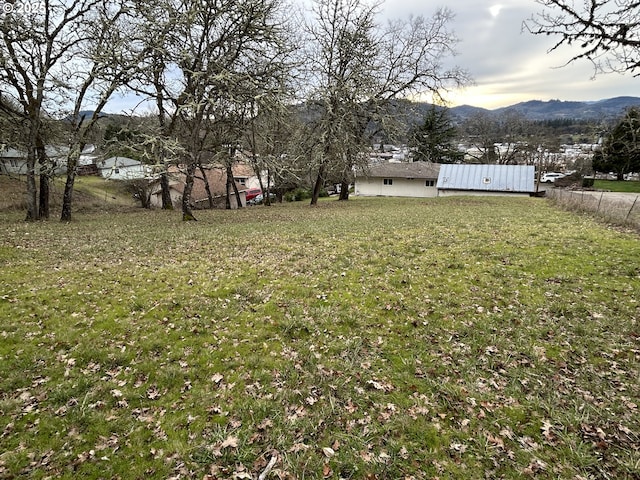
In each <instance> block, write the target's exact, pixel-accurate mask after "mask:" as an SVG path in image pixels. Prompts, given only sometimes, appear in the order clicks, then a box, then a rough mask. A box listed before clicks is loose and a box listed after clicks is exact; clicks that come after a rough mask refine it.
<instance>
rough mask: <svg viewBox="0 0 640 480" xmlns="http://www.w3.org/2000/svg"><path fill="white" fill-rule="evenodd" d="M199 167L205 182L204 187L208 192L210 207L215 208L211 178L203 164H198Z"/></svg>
mask: <svg viewBox="0 0 640 480" xmlns="http://www.w3.org/2000/svg"><path fill="white" fill-rule="evenodd" d="M198 168H199V169H200V173H202V181H203V182H204V189H205V190H206V192H207V198H208V199H209V208H210V209H212V210H213V208H214V204H213V195H212V194H211V186H210V185H209V178H208V177H207V174H206V172H205V171H204V167H203V166H202V164H201V163H200V164H198Z"/></svg>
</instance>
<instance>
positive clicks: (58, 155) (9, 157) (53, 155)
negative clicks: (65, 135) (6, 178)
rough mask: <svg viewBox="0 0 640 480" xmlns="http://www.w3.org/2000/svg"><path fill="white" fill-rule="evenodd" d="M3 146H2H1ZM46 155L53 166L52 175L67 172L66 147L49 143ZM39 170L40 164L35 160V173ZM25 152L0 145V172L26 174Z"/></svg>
mask: <svg viewBox="0 0 640 480" xmlns="http://www.w3.org/2000/svg"><path fill="white" fill-rule="evenodd" d="M2 147H4V148H2ZM45 152H46V154H47V157H48V158H49V160H50V161H51V165H52V166H53V174H54V175H64V174H65V173H66V172H67V153H68V152H69V148H68V147H63V146H59V145H49V146H47V147H45ZM39 172H40V164H39V163H38V162H36V173H37V174H38V173H39ZM26 173H27V152H26V151H25V150H18V149H16V148H12V147H7V146H3V145H0V174H4V175H26Z"/></svg>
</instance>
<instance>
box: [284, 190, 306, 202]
mask: <svg viewBox="0 0 640 480" xmlns="http://www.w3.org/2000/svg"><path fill="white" fill-rule="evenodd" d="M309 198H311V192H310V191H309V190H307V189H305V188H302V187H298V188H296V189H295V190H293V191H292V192H287V193H285V194H284V199H285V201H287V202H300V201H302V200H307V199H309Z"/></svg>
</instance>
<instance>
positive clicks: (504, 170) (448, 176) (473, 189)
mask: <svg viewBox="0 0 640 480" xmlns="http://www.w3.org/2000/svg"><path fill="white" fill-rule="evenodd" d="M535 191H536V186H535V167H534V166H533V165H476V164H462V165H460V164H445V165H442V166H441V167H440V173H439V175H438V196H441V197H442V196H451V195H521V196H531V195H533V194H535Z"/></svg>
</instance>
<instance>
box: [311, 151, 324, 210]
mask: <svg viewBox="0 0 640 480" xmlns="http://www.w3.org/2000/svg"><path fill="white" fill-rule="evenodd" d="M325 168H326V164H325V163H324V162H322V163H321V164H320V168H319V169H318V176H317V177H316V183H315V184H314V185H313V193H312V195H311V204H310V205H317V204H318V198H320V191H321V190H322V187H323V185H324V170H325Z"/></svg>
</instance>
